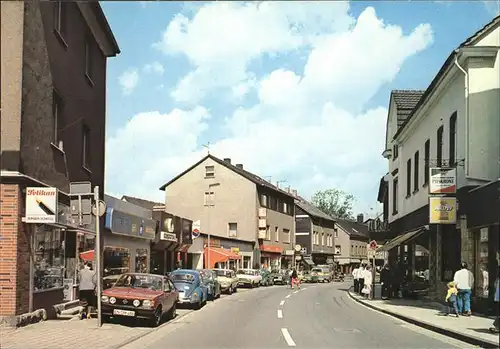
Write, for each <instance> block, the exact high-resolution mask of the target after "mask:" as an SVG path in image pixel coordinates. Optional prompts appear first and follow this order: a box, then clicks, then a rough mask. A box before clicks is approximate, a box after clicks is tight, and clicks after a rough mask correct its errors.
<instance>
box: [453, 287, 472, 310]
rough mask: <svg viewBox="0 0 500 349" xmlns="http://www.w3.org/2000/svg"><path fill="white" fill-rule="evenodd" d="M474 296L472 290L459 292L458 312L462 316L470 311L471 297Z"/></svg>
mask: <svg viewBox="0 0 500 349" xmlns="http://www.w3.org/2000/svg"><path fill="white" fill-rule="evenodd" d="M471 295H472V291H471V290H460V289H459V290H458V297H457V298H458V302H457V303H458V304H457V306H458V312H459V313H460V314H463V313H467V312H469V311H470V297H471Z"/></svg>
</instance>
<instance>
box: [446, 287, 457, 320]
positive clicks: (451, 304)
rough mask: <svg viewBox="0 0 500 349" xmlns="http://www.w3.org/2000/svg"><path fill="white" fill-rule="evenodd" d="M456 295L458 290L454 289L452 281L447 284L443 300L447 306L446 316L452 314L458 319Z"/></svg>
mask: <svg viewBox="0 0 500 349" xmlns="http://www.w3.org/2000/svg"><path fill="white" fill-rule="evenodd" d="M457 295H458V290H457V288H456V287H455V283H454V282H453V281H452V282H448V292H446V298H445V299H444V300H445V302H446V304H448V313H447V314H446V315H451V314H454V315H455V316H456V317H458V306H457Z"/></svg>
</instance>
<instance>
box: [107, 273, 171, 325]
mask: <svg viewBox="0 0 500 349" xmlns="http://www.w3.org/2000/svg"><path fill="white" fill-rule="evenodd" d="M177 299H178V293H177V290H176V289H175V287H174V285H173V283H172V282H171V281H170V280H169V279H168V278H167V277H165V276H160V275H154V274H140V273H126V274H122V275H121V276H120V278H119V279H118V280H117V281H116V282H115V284H114V285H113V286H112V287H111V288H108V289H107V290H104V291H103V293H102V296H101V317H102V320H103V322H106V321H109V318H110V317H121V318H135V319H146V320H148V321H150V323H151V324H152V325H153V326H158V325H159V324H160V323H161V322H162V320H163V317H164V315H167V316H168V318H169V319H173V318H175V316H176V304H177Z"/></svg>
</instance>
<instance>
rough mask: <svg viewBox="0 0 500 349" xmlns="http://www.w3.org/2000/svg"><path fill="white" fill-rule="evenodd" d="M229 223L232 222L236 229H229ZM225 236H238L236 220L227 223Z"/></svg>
mask: <svg viewBox="0 0 500 349" xmlns="http://www.w3.org/2000/svg"><path fill="white" fill-rule="evenodd" d="M231 224H234V226H235V228H236V229H231ZM233 232H234V233H233ZM227 236H229V237H230V238H234V237H238V223H237V222H229V223H227Z"/></svg>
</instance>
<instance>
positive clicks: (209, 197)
mask: <svg viewBox="0 0 500 349" xmlns="http://www.w3.org/2000/svg"><path fill="white" fill-rule="evenodd" d="M219 185H220V183H212V184H209V185H208V200H207V210H208V212H207V235H208V238H207V242H208V243H207V245H208V246H207V247H208V253H207V269H210V207H212V206H214V207H215V193H214V196H213V198H214V200H213V202H212V199H211V198H212V189H213V188H214V187H218V186H219Z"/></svg>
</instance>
